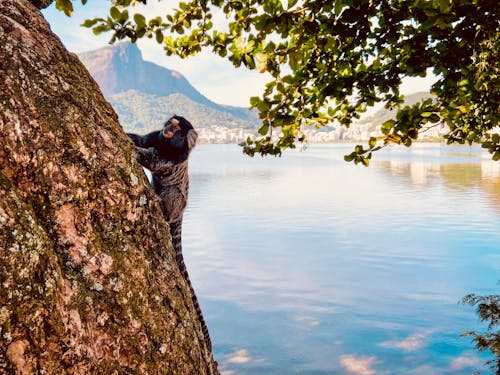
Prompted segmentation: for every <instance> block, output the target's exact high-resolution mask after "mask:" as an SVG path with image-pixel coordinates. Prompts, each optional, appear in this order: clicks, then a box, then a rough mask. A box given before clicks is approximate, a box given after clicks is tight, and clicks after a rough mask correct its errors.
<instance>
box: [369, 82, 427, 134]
mask: <svg viewBox="0 0 500 375" xmlns="http://www.w3.org/2000/svg"><path fill="white" fill-rule="evenodd" d="M428 98H432V95H431V94H430V93H428V92H423V91H421V92H416V93H414V94H410V95H406V96H405V101H404V105H408V106H411V105H413V104H415V103H418V102H421V101H422V100H425V99H428ZM396 113H397V111H396V110H392V111H391V110H388V109H386V108H381V109H379V110H378V111H377V112H375V113H374V114H373V115H371V116H368V117H365V118H363V119H362V120H360V121H359V123H361V124H366V123H371V124H373V126H374V127H375V126H377V125H380V124H382V123H383V122H384V121H387V120H390V119H395V118H396Z"/></svg>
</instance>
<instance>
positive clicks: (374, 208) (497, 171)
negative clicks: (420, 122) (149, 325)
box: [183, 144, 500, 375]
mask: <svg viewBox="0 0 500 375" xmlns="http://www.w3.org/2000/svg"><path fill="white" fill-rule="evenodd" d="M352 147H353V145H346V144H340V145H311V146H310V147H309V148H308V149H307V150H306V151H305V152H299V151H292V152H286V153H285V155H284V156H283V157H282V158H273V157H267V158H261V157H256V158H253V159H252V158H249V157H247V156H244V155H243V154H242V152H241V149H240V148H239V147H238V146H236V145H200V146H198V147H197V148H196V149H195V151H194V152H193V154H192V156H191V159H190V174H191V191H190V200H189V204H188V208H187V209H186V214H185V219H184V229H183V241H184V245H183V247H184V256H185V259H186V263H187V267H188V270H189V273H190V275H191V280H192V282H193V284H194V288H195V290H196V292H197V295H198V298H199V300H200V303H201V305H202V309H203V312H204V316H205V319H206V321H207V323H208V326H209V329H210V333H211V337H212V341H213V346H214V354H215V357H216V360H217V361H218V362H219V367H220V369H221V371H222V374H225V375H229V374H259V375H265V374H273V375H274V374H355V375H373V374H422V375H424V374H425V375H429V374H470V373H471V372H472V371H473V370H474V369H482V368H483V369H484V367H483V363H484V362H485V361H486V360H487V359H488V358H490V357H488V355H487V354H480V353H477V352H476V351H474V350H473V346H472V344H471V343H470V339H469V338H462V337H460V334H461V333H462V332H463V331H465V330H471V329H480V330H483V329H484V328H485V327H484V325H482V324H480V323H479V321H478V318H477V316H476V314H475V313H474V310H473V309H472V308H471V307H470V306H463V305H462V304H460V303H459V301H460V300H461V298H462V297H463V296H465V295H466V294H468V293H472V292H473V293H479V294H488V293H498V281H499V280H500V273H499V271H500V231H499V229H500V163H495V162H492V161H491V160H489V158H488V156H487V155H485V154H484V153H481V150H480V149H478V148H468V147H450V146H448V147H447V146H442V145H439V144H416V145H415V146H414V147H413V148H411V149H406V148H404V147H394V148H390V149H388V150H384V151H382V152H380V153H378V154H377V155H375V156H374V160H372V163H371V165H370V167H369V168H365V167H362V166H355V165H354V164H351V163H345V162H344V161H343V155H344V154H346V153H348V152H350V151H351V150H352Z"/></svg>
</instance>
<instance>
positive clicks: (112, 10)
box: [109, 6, 122, 21]
mask: <svg viewBox="0 0 500 375" xmlns="http://www.w3.org/2000/svg"><path fill="white" fill-rule="evenodd" d="M109 14H110V15H111V17H112V18H113V19H114V20H115V21H120V18H121V16H122V14H121V12H120V11H119V10H118V8H117V7H114V6H113V7H111V8H109Z"/></svg>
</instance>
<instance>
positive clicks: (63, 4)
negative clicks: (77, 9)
mask: <svg viewBox="0 0 500 375" xmlns="http://www.w3.org/2000/svg"><path fill="white" fill-rule="evenodd" d="M56 9H58V10H62V11H63V12H64V14H65V15H67V16H68V17H71V15H72V14H73V3H72V2H71V0H56Z"/></svg>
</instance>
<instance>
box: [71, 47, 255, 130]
mask: <svg viewBox="0 0 500 375" xmlns="http://www.w3.org/2000/svg"><path fill="white" fill-rule="evenodd" d="M79 58H80V60H81V61H82V62H83V63H84V64H85V66H86V67H87V69H88V70H89V72H90V74H91V75H92V76H93V77H94V79H95V80H96V81H97V83H98V84H99V87H100V88H101V90H102V92H103V93H104V95H105V97H106V99H108V100H109V101H110V102H111V104H112V105H113V107H114V108H115V110H116V112H117V113H118V115H119V117H120V122H121V124H122V125H123V127H124V128H125V130H127V131H137V132H147V131H150V130H153V129H158V127H159V126H161V124H162V123H163V122H164V121H165V120H166V119H167V118H168V117H169V116H171V115H172V114H178V115H183V116H185V117H186V118H188V119H189V120H190V121H191V122H193V124H195V126H196V127H197V128H203V127H207V126H211V125H218V126H223V127H227V128H245V129H254V128H256V127H257V126H258V125H259V123H260V120H259V119H258V116H257V114H256V113H255V112H253V111H249V110H248V109H246V108H240V107H232V106H226V105H221V104H217V103H215V102H213V101H212V100H210V99H208V98H207V97H205V96H204V95H202V94H201V93H200V92H199V91H198V90H196V88H194V87H193V86H192V85H191V84H190V83H189V81H188V80H187V79H186V78H185V77H184V76H183V75H182V74H181V73H179V72H177V71H175V70H170V69H167V68H164V67H162V66H160V65H157V64H153V63H151V62H148V61H145V60H144V59H143V58H142V54H141V51H140V50H139V48H138V47H137V45H136V44H133V43H128V42H126V43H119V44H116V45H113V46H108V47H104V48H100V49H98V50H94V51H89V52H84V53H82V54H79Z"/></svg>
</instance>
